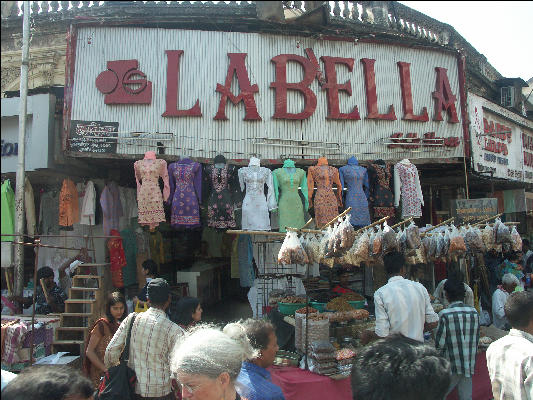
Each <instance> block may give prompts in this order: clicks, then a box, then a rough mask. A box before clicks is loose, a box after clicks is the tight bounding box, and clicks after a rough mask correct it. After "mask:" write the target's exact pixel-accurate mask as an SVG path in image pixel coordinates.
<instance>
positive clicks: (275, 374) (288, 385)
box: [268, 366, 352, 400]
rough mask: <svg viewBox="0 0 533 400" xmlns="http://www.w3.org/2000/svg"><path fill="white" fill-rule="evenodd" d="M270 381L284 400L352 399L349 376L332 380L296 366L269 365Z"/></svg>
mask: <svg viewBox="0 0 533 400" xmlns="http://www.w3.org/2000/svg"><path fill="white" fill-rule="evenodd" d="M268 370H269V372H270V374H271V375H272V382H273V383H274V384H276V385H278V386H279V387H280V388H281V391H282V392H283V395H284V396H285V399H286V400H323V399H335V400H352V385H351V380H350V378H346V379H341V380H333V379H331V378H329V377H327V376H322V375H317V374H314V373H312V372H309V371H305V370H302V369H300V368H297V367H275V366H273V367H270V368H268Z"/></svg>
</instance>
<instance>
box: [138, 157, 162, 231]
mask: <svg viewBox="0 0 533 400" xmlns="http://www.w3.org/2000/svg"><path fill="white" fill-rule="evenodd" d="M133 169H134V171H135V180H136V181H137V203H138V207H139V225H148V226H149V227H150V230H151V231H153V230H154V229H155V227H156V226H157V225H159V223H160V222H164V221H165V212H164V210H163V200H165V201H166V200H167V199H168V196H169V195H170V188H169V182H168V172H167V162H166V161H165V160H161V159H157V158H156V156H155V152H154V151H147V152H146V153H145V154H144V159H142V160H138V161H135V164H134V165H133ZM159 177H161V178H162V179H163V184H164V188H163V194H161V190H160V189H159Z"/></svg>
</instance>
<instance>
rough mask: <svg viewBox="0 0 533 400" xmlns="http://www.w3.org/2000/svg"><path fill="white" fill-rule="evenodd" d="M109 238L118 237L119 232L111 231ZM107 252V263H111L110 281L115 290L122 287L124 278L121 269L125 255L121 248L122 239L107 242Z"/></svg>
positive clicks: (124, 263)
mask: <svg viewBox="0 0 533 400" xmlns="http://www.w3.org/2000/svg"><path fill="white" fill-rule="evenodd" d="M110 234H111V236H120V233H119V231H117V230H116V229H111V232H110ZM107 248H108V250H109V262H110V263H111V268H110V270H111V281H112V282H113V286H114V287H116V288H123V287H124V278H123V272H122V268H123V267H124V266H125V265H126V255H125V254H124V247H123V246H122V239H119V238H116V239H114V238H112V239H109V240H108V241H107Z"/></svg>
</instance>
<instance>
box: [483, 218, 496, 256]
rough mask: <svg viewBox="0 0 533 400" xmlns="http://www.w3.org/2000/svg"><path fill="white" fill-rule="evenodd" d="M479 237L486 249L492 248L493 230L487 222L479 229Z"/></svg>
mask: <svg viewBox="0 0 533 400" xmlns="http://www.w3.org/2000/svg"><path fill="white" fill-rule="evenodd" d="M481 237H482V239H483V243H484V244H485V248H486V249H487V251H489V250H492V249H493V248H494V232H493V229H492V228H491V227H490V225H489V224H488V223H487V225H485V228H483V230H482V231H481Z"/></svg>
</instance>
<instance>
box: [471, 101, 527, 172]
mask: <svg viewBox="0 0 533 400" xmlns="http://www.w3.org/2000/svg"><path fill="white" fill-rule="evenodd" d="M468 109H469V115H470V134H471V144H472V158H473V162H474V170H475V171H478V172H485V171H492V173H493V176H494V177H495V178H504V179H510V180H516V181H524V182H533V156H532V154H533V123H532V122H531V121H528V120H526V119H525V118H522V117H520V116H518V115H516V114H514V113H512V112H511V111H509V110H506V109H505V108H503V107H500V106H498V105H496V104H494V103H491V102H489V101H488V100H486V99H484V98H482V97H479V96H476V95H474V94H472V93H469V94H468Z"/></svg>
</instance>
